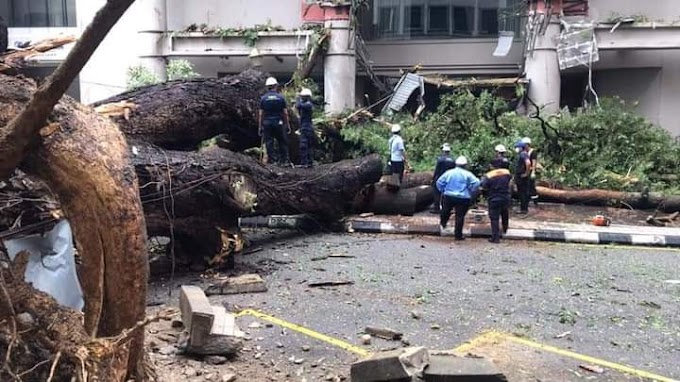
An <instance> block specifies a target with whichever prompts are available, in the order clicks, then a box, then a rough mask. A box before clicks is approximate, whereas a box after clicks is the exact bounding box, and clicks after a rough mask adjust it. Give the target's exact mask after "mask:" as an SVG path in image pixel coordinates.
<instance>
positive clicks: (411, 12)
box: [364, 0, 526, 40]
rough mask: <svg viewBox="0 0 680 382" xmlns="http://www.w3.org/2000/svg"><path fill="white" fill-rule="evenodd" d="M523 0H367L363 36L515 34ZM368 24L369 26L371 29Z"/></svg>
mask: <svg viewBox="0 0 680 382" xmlns="http://www.w3.org/2000/svg"><path fill="white" fill-rule="evenodd" d="M525 2H526V0H371V1H370V4H372V5H371V8H369V9H367V10H366V11H365V12H366V13H365V14H364V16H366V17H365V19H366V20H372V21H373V23H372V24H369V23H366V25H367V26H368V28H366V29H365V30H367V31H369V33H367V34H366V35H364V36H367V35H369V36H370V37H369V38H372V37H374V36H375V37H377V38H388V39H402V40H404V39H406V40H408V39H426V38H432V39H442V38H463V37H482V38H492V37H496V36H498V34H499V32H500V30H504V31H506V30H507V31H514V32H515V35H518V34H519V31H520V26H521V15H520V14H521V13H522V12H523V9H524V8H523V5H524V4H525ZM371 27H372V28H371Z"/></svg>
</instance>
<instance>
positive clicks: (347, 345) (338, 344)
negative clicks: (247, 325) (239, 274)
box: [236, 309, 371, 357]
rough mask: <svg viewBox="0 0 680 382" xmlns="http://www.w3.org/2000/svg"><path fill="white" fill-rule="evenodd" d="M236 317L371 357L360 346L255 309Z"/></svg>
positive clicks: (246, 310) (240, 313) (242, 312)
mask: <svg viewBox="0 0 680 382" xmlns="http://www.w3.org/2000/svg"><path fill="white" fill-rule="evenodd" d="M236 316H237V317H242V316H253V317H257V318H259V319H261V320H264V321H268V322H271V323H272V324H274V325H278V326H281V327H283V328H286V329H290V330H293V331H296V332H298V333H301V334H304V335H306V336H308V337H311V338H314V339H315V340H319V341H322V342H325V343H327V344H330V345H333V346H335V347H337V348H340V349H343V350H346V351H349V352H352V353H354V354H357V355H360V356H362V357H367V356H369V355H370V354H371V353H370V352H369V351H368V350H366V349H364V348H361V347H359V346H355V345H352V344H350V343H348V342H345V341H342V340H339V339H337V338H333V337H330V336H327V335H325V334H322V333H319V332H317V331H314V330H311V329H308V328H305V327H304V326H301V325H298V324H294V323H292V322H288V321H284V320H282V319H280V318H276V317H274V316H270V315H268V314H265V313H262V312H259V311H257V310H253V309H245V310H243V311H241V312H239V313H238V314H236Z"/></svg>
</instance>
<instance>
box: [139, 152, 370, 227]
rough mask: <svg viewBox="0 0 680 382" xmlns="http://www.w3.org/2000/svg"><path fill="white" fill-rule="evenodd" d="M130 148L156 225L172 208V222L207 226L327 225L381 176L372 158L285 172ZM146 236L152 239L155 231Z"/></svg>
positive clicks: (244, 161) (228, 159) (243, 160)
mask: <svg viewBox="0 0 680 382" xmlns="http://www.w3.org/2000/svg"><path fill="white" fill-rule="evenodd" d="M132 146H133V147H134V149H135V151H136V152H137V153H138V154H137V155H135V156H134V157H133V163H134V165H135V169H136V171H137V175H138V176H139V179H140V183H141V184H142V185H146V186H142V188H141V189H140V193H141V197H142V202H143V204H144V209H145V212H146V214H147V215H148V216H156V217H161V218H160V220H162V216H164V215H166V213H165V211H166V210H167V209H168V208H169V207H171V206H169V204H170V203H174V216H175V218H193V219H198V218H200V219H204V220H208V221H210V222H212V226H215V225H216V223H219V224H229V223H230V222H232V221H235V220H234V219H235V218H236V217H238V216H245V215H272V214H300V213H306V214H310V215H314V216H316V217H317V218H318V219H319V221H320V222H322V223H327V222H331V221H334V220H336V219H338V218H340V217H342V216H343V215H344V214H345V213H346V212H347V211H349V210H350V208H351V201H352V199H353V198H354V196H355V195H356V194H357V192H359V190H360V189H361V188H362V187H364V185H366V184H370V183H373V182H375V181H377V180H378V179H379V178H380V174H381V171H382V163H381V161H380V158H379V157H378V156H377V155H371V156H368V157H364V158H361V159H357V160H347V161H341V162H337V163H332V164H327V165H320V166H317V167H314V168H311V169H306V168H297V169H291V168H280V167H275V166H265V165H263V164H261V163H259V162H257V161H256V160H254V159H252V158H250V157H247V156H245V155H242V154H238V153H233V152H231V151H228V150H224V149H221V148H219V147H213V148H211V149H209V150H204V151H201V152H183V151H166V150H163V149H160V148H158V147H155V146H152V145H148V144H144V143H137V144H135V143H132ZM168 175H170V176H168ZM170 196H172V200H170ZM156 220H158V219H154V220H152V221H151V222H154V221H156ZM219 224H217V225H219ZM149 230H150V232H153V233H158V230H157V227H156V226H155V225H150V226H149Z"/></svg>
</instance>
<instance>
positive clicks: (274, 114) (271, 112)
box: [258, 77, 291, 166]
mask: <svg viewBox="0 0 680 382" xmlns="http://www.w3.org/2000/svg"><path fill="white" fill-rule="evenodd" d="M265 86H266V87H267V92H266V93H265V94H264V95H263V96H262V98H260V112H259V118H258V122H259V129H258V133H259V134H260V136H262V138H263V139H264V144H265V147H266V148H267V156H268V157H269V159H270V162H271V163H278V164H280V165H282V166H289V165H291V164H290V159H289V157H288V137H287V134H286V131H287V132H288V134H290V122H289V120H288V105H287V104H286V99H285V98H284V96H283V95H282V94H281V93H279V91H278V88H279V82H278V81H277V80H276V78H274V77H269V78H267V80H266V81H265ZM284 127H285V129H286V130H284ZM275 141H276V143H277V145H278V151H277V150H275V148H276V147H275V145H274V143H275Z"/></svg>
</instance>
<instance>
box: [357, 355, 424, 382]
mask: <svg viewBox="0 0 680 382" xmlns="http://www.w3.org/2000/svg"><path fill="white" fill-rule="evenodd" d="M427 364H428V353H427V350H426V349H425V348H424V347H410V348H403V349H397V350H392V351H387V352H380V353H376V354H373V355H371V356H370V357H368V358H365V359H363V360H361V361H357V362H355V363H354V364H352V371H351V375H352V382H402V381H404V382H409V381H412V380H417V379H414V378H418V377H419V376H420V375H421V374H422V371H423V369H425V367H426V366H427Z"/></svg>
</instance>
